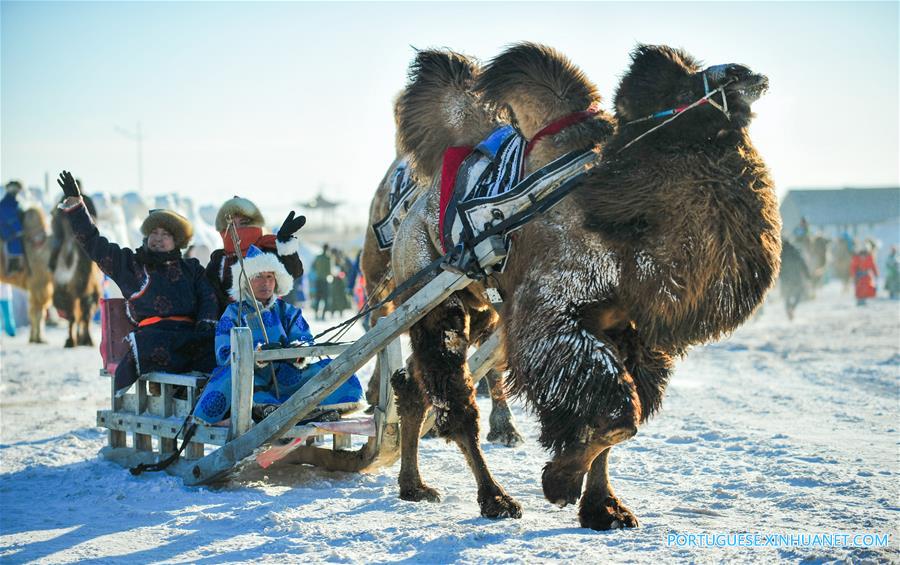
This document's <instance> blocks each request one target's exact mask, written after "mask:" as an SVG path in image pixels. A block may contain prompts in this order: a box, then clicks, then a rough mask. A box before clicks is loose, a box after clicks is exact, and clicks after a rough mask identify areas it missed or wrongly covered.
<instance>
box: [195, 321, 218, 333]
mask: <svg viewBox="0 0 900 565" xmlns="http://www.w3.org/2000/svg"><path fill="white" fill-rule="evenodd" d="M194 329H196V330H197V331H198V332H200V333H210V334H211V333H214V332H215V331H216V323H215V322H210V321H209V320H200V321H199V322H197V325H195V326H194Z"/></svg>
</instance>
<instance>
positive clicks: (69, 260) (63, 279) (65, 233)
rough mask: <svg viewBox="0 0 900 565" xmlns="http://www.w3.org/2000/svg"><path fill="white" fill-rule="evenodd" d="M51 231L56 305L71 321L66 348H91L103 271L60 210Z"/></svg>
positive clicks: (93, 211)
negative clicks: (79, 240)
mask: <svg viewBox="0 0 900 565" xmlns="http://www.w3.org/2000/svg"><path fill="white" fill-rule="evenodd" d="M84 203H85V207H86V208H87V210H88V211H89V213H90V214H91V217H96V216H97V213H96V209H95V208H94V203H93V202H92V201H91V199H90V198H89V197H87V196H85V197H84ZM52 230H53V239H54V242H55V243H54V244H55V246H56V249H55V250H54V251H53V254H52V256H51V259H50V263H51V265H50V268H51V269H52V270H53V282H54V290H53V306H54V307H55V308H57V309H59V310H60V311H61V312H64V313H65V315H66V319H67V320H68V322H69V336H68V337H67V338H66V343H65V347H75V346H76V345H89V346H92V345H94V342H93V340H92V339H91V331H90V326H91V320H93V319H94V313H95V312H96V311H97V306H98V305H99V303H100V280H101V276H102V275H101V274H100V268H99V267H97V265H96V263H94V262H93V261H92V260H91V258H90V257H89V256H88V254H87V252H86V251H85V250H84V249H83V248H82V247H81V245H78V243H77V241H76V240H75V233H74V232H73V231H72V224H71V223H70V222H69V219H68V218H67V217H66V214H65V213H64V212H63V211H62V210H60V209H56V210H54V211H53V221H52Z"/></svg>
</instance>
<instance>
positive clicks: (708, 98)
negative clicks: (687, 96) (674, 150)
mask: <svg viewBox="0 0 900 565" xmlns="http://www.w3.org/2000/svg"><path fill="white" fill-rule="evenodd" d="M735 81H737V79H736V78H732V79H731V80H729V81H727V82H726V83H724V84H723V85H722V86H720V87H719V88H717V89H715V90H710V89H709V81H708V80H707V78H706V72H704V73H703V91H704V92H705V93H706V94H704V95H703V96H702V97H701V98H700V99H698V100H696V101H695V102H692V103H691V104H688V105H687V106H681V107H678V108H671V109H669V110H662V111H661V112H656V113H653V114H650V115H649V116H645V117H643V118H638V119H636V120H632V121H630V122H626V123H625V125H626V126H630V125H632V124H637V123H640V122H646V121H648V120H654V119H657V118H664V117H666V116H672V117H671V118H669V119H668V120H666V121H664V122H663V123H661V124H659V125H657V126H654V127H652V128H650V129H648V130H647V131H645V132H644V133H642V134H641V135H639V136H637V137H636V138H634V139H632V140H631V141H629V142H628V143H626V144H625V146H624V147H622V148H621V149H619V151H617V154H618V153H621V152H622V151H625V150H626V149H628V148H629V147H630V146H632V145H633V144H635V143H637V141H638V140H639V139H641V138H642V137H645V136H647V135H650V134H651V133H653V132H654V131H656V130H658V129H659V128H661V127H663V126H665V125H668V124H670V123H671V122H672V121H673V120H675V119H676V118H678V117H680V116H681V115H682V114H684V113H685V112H687V111H688V110H692V109H694V108H696V107H698V106H703V105H704V104H710V105H711V106H713V107H714V108H716V109H717V110H719V111H720V112H722V113H723V114H724V115H725V118H727V119H728V120H730V119H731V114H730V113H729V112H728V99H727V98H726V97H725V87H726V86H728V85H729V84H731V83H732V82H735ZM720 92H721V93H722V103H721V104H719V103H718V102H716V101H715V100H713V96H715V95H716V94H718V93H720Z"/></svg>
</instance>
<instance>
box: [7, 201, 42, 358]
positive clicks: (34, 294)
mask: <svg viewBox="0 0 900 565" xmlns="http://www.w3.org/2000/svg"><path fill="white" fill-rule="evenodd" d="M22 243H23V246H24V248H25V268H24V269H20V270H18V271H16V272H14V273H7V272H6V270H5V269H6V257H4V253H5V251H4V246H3V245H0V281H3V282H5V283H8V284H11V285H13V286H17V287H19V288H21V289H23V290H27V291H28V322H29V328H30V329H29V333H28V342H29V343H45V341H44V318H45V316H46V314H47V308H49V307H50V300H51V298H52V296H53V274H52V273H51V272H50V269H49V268H48V267H47V265H48V263H49V261H50V245H49V239H48V234H47V220H46V218H45V217H44V213H43V212H42V211H41V210H40V209H39V208H36V207H31V208H28V209H27V210H25V211H24V213H23V214H22Z"/></svg>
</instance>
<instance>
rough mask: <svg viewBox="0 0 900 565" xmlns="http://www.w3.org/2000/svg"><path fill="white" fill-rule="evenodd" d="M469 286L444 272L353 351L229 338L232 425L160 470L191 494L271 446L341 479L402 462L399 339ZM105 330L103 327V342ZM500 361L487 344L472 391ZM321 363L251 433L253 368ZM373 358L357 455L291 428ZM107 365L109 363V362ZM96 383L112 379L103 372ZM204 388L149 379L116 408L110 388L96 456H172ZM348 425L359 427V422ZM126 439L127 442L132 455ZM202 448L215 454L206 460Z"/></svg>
mask: <svg viewBox="0 0 900 565" xmlns="http://www.w3.org/2000/svg"><path fill="white" fill-rule="evenodd" d="M499 249H500V248H499V247H497V246H496V245H494V246H485V247H483V250H484V251H483V253H482V254H480V255H479V257H478V258H477V261H478V263H479V264H480V265H481V266H482V267H484V268H489V267H490V266H491V265H494V264H496V263H497V262H499V261H500V260H502V258H503V255H502V254H501V253H500V252H499ZM472 282H473V279H471V278H469V277H468V276H466V275H465V274H463V273H461V272H459V271H456V270H454V271H450V270H447V271H443V272H441V273H440V274H439V275H438V276H437V277H435V278H434V279H433V280H432V281H431V282H429V283H428V284H427V285H425V286H424V287H423V288H422V289H421V290H419V291H418V292H416V293H415V294H414V295H413V296H412V297H411V298H410V299H409V300H407V301H406V302H405V303H403V304H401V305H400V306H399V307H398V308H397V309H396V310H395V311H394V312H392V313H391V314H390V315H388V316H385V317H383V318H381V319H379V320H378V324H377V325H376V326H375V327H373V328H372V329H371V330H370V331H368V332H367V333H366V334H365V335H364V336H362V337H361V338H360V339H358V340H357V341H355V342H354V343H352V344H341V345H316V346H309V347H291V348H284V349H273V350H267V351H255V350H254V348H253V339H252V334H251V332H250V330H249V328H239V327H236V328H232V330H231V351H232V353H231V366H232V372H231V374H232V407H231V418H230V424H229V426H228V427H222V426H207V425H200V424H198V426H197V430H196V432H195V434H194V436H193V438H192V441H191V442H190V443H189V444H188V446H187V448H186V449H185V451H184V452H183V453H182V455H181V457H180V458H179V459H178V460H176V461H175V462H174V463H172V464H171V465H170V466H169V467H168V468H166V472H168V473H169V474H172V475H177V476H180V477H182V479H183V480H184V482H185V484H188V485H200V484H209V483H212V482H215V481H218V480H221V479H223V478H224V477H226V476H227V475H228V473H229V472H230V471H231V470H232V469H234V468H235V466H237V465H238V464H239V463H240V462H241V461H242V460H244V459H245V458H247V457H250V456H251V455H253V454H254V453H257V454H258V455H259V456H260V457H264V450H265V449H278V448H279V446H280V445H281V444H282V443H283V442H282V441H278V440H286V441H288V442H290V443H292V444H293V445H292V447H291V450H290V452H289V453H287V454H286V455H285V456H283V457H280V458H279V459H280V460H281V461H283V462H286V463H294V464H297V463H302V464H310V465H316V466H320V467H324V468H326V469H330V470H336V471H348V472H366V471H371V470H374V469H378V468H380V467H383V466H387V465H391V464H393V463H394V462H396V461H397V459H398V458H399V456H400V429H399V418H398V416H397V412H396V409H395V407H394V394H393V389H392V387H391V383H390V380H391V379H390V377H391V376H392V375H393V374H394V372H395V371H397V370H399V369H402V368H403V365H404V362H403V353H402V350H401V346H400V335H401V334H403V333H404V332H406V331H407V330H408V329H409V328H410V326H412V325H413V324H415V323H416V322H417V321H419V320H420V319H421V318H422V317H423V316H425V315H426V314H427V313H428V312H429V311H431V310H432V309H433V308H434V307H436V306H437V305H439V304H440V303H441V302H443V301H444V300H445V299H446V298H447V297H449V296H450V295H451V294H452V293H453V292H456V291H457V290H461V289H463V288H465V287H466V286H468V285H469V284H470V283H472ZM107 310H109V306H105V307H104V310H103V312H105V313H106V314H107V315H109V312H108V311H107ZM108 326H109V324H107V323H104V324H103V327H104V332H106V330H107V327H108ZM128 331H130V329H128ZM125 333H127V331H126V332H125ZM111 334H113V335H109V336H107V335H105V334H104V338H103V341H102V342H101V347H105V346H104V345H103V344H115V343H117V342H120V341H121V338H122V337H124V335H125V334H121V335H114V334H115V332H111ZM501 352H502V348H501V347H500V345H499V337H498V336H497V335H494V336H491V338H489V339H488V340H487V341H486V342H485V343H484V344H483V345H482V347H480V348H479V349H478V351H476V352H475V353H474V354H473V355H472V356H471V357H470V360H469V367H470V371H471V373H472V378H473V379H474V380H475V381H476V382H477V380H479V379H480V378H482V377H483V376H484V375H486V374H487V372H488V371H489V370H490V369H491V368H493V367H494V365H496V363H497V360H498V357H499V355H500V354H501ZM322 355H337V357H336V358H335V359H334V360H333V361H332V362H331V363H330V364H329V365H327V366H326V367H325V368H323V369H322V371H321V372H320V373H319V374H317V375H316V376H315V377H314V378H313V379H312V380H310V381H309V382H308V383H306V384H305V385H304V386H303V387H302V388H301V389H300V390H298V391H297V392H296V393H294V394H293V395H292V396H291V397H290V398H288V399H287V400H286V401H285V402H284V403H283V404H282V405H281V406H279V407H278V408H277V409H276V410H275V411H274V412H273V413H271V414H270V415H269V416H267V417H266V418H265V419H263V420H262V421H261V422H259V423H256V424H254V423H253V420H252V418H251V409H252V394H253V367H254V365H255V362H256V361H276V360H282V359H296V358H297V357H316V356H322ZM375 355H378V357H379V361H380V363H379V366H380V368H381V375H379V376H380V383H381V390H380V393H381V394H380V397H379V398H380V401H379V404H378V406H376V407H374V413H373V414H372V415H371V416H365V417H368V418H371V420H372V421H371V425H369V426H365V425H363V426H360V427H363V428H368V430H370V431H369V432H368V433H366V434H365V435H366V437H365V439H364V443H363V444H362V446H361V447H359V448H357V449H352V445H353V435H354V434H353V433H345V432H342V431H336V430H339V429H340V427H339V426H337V427H336V426H334V425H332V424H325V423H318V424H317V423H316V422H312V423H307V424H303V425H297V422H299V421H300V420H302V419H304V417H305V416H307V415H308V414H310V413H311V412H312V411H313V410H314V409H315V408H316V406H317V405H318V404H319V402H321V401H322V400H323V399H324V398H325V397H326V396H328V395H329V394H331V392H333V391H334V390H336V389H337V388H338V387H339V386H340V385H341V384H342V383H343V382H344V381H346V380H347V379H348V378H350V376H351V375H352V374H353V373H354V372H356V371H357V370H359V369H360V368H361V367H362V366H363V365H365V364H366V363H367V362H368V361H369V360H370V359H371V358H372V357H374V356H375ZM104 362H105V363H107V356H106V355H104ZM101 373H102V374H106V375H109V373H110V372H109V371H101ZM110 380H111V381H112V379H110ZM147 382H157V383H160V385H161V394H160V395H159V396H150V395H149V394H148V391H147ZM204 383H205V377H204V376H203V375H172V374H168V373H149V374H145V375H141V377H140V380H139V381H138V382H137V383H136V385H135V387H134V389H135V390H134V392H129V393H128V394H125V395H124V396H123V397H121V398H116V397H115V395H114V391H113V384H112V382H111V384H110V397H111V407H110V409H109V410H98V411H97V425H98V426H100V427H104V428H107V429H109V444H108V445H107V446H106V447H104V448H103V449H101V452H100V454H101V456H103V457H104V458H106V459H109V460H112V461H115V462H117V463H119V464H120V465H123V466H127V467H132V466H134V465H137V464H139V463H144V464H152V463H156V462H158V461H159V460H161V459H164V458H165V457H167V456H168V455H169V454H171V453H173V452H174V450H175V442H176V436H178V437H180V434H179V432H180V433H181V434H182V435H183V430H182V429H181V428H182V424H183V423H184V421H185V417H186V416H187V415H188V414H189V413H190V411H191V408H192V407H193V405H194V401H195V400H196V398H197V397H198V396H199V394H200V390H201V387H202V386H203V384H204ZM176 386H184V387H185V388H186V394H185V395H184V396H185V398H183V399H182V398H175V396H174V391H175V387H176ZM355 423H356V424H359V423H361V422H360V420H359V417H357V421H356V422H355ZM363 423H364V422H363ZM432 425H433V420H432V419H429V420H427V421H426V422H425V424H424V425H423V427H422V432H421V433H423V434H424V433H426V432H427V431H428V430H429V429H430V428H431V426H432ZM369 433H371V435H368V434H369ZM128 434H131V437H132V440H131V442H130V445H129V442H128ZM327 436H331V438H332V440H331V442H330V445H326V444H316V443H314V440H315V439H317V438H324V437H327ZM296 438H304V440H305V441H304V442H303V444H301V445H297V444H298V441H296ZM292 440H293V441H292ZM206 446H216V447H215V448H213V449H212V451H211V452H210V453H206V452H207V449H206Z"/></svg>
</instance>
